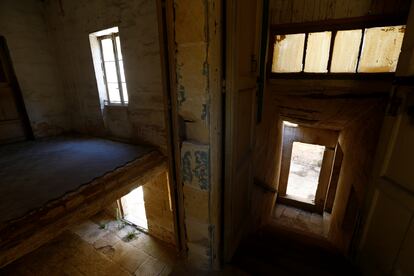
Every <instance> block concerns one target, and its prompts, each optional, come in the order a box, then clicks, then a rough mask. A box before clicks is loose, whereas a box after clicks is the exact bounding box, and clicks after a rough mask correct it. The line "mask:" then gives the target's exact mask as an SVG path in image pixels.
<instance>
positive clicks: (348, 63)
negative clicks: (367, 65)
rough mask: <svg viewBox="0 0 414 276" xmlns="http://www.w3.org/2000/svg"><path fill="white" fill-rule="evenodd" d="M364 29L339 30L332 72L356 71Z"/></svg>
mask: <svg viewBox="0 0 414 276" xmlns="http://www.w3.org/2000/svg"><path fill="white" fill-rule="evenodd" d="M361 37H362V30H350V31H338V32H337V33H336V36H335V44H334V48H333V53H332V63H331V72H333V73H355V72H356V68H357V63H358V54H359V46H360V45H361Z"/></svg>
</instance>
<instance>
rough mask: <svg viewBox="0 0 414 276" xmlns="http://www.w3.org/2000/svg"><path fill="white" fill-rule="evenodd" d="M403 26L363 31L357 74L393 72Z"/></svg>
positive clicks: (398, 52)
mask: <svg viewBox="0 0 414 276" xmlns="http://www.w3.org/2000/svg"><path fill="white" fill-rule="evenodd" d="M404 32H405V26H394V27H379V28H370V29H366V30H365V36H364V42H363V46H362V53H361V58H360V61H359V66H358V72H367V73H375V72H395V69H396V68H397V63H398V57H399V55H400V52H401V44H402V41H403V37H404Z"/></svg>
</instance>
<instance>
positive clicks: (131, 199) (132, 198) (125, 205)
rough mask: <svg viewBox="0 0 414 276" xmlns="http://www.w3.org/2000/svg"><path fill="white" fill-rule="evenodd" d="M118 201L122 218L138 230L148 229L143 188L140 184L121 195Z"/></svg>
mask: <svg viewBox="0 0 414 276" xmlns="http://www.w3.org/2000/svg"><path fill="white" fill-rule="evenodd" d="M119 203H120V207H121V208H120V209H121V210H122V218H123V219H124V220H126V221H127V222H129V223H131V224H133V225H135V226H136V227H138V228H139V229H140V230H143V231H148V220H147V213H146V211H145V201H144V189H143V188H142V186H139V187H138V188H136V189H134V190H132V191H131V192H130V193H129V194H127V195H125V196H123V197H122V198H121V200H120V201H119Z"/></svg>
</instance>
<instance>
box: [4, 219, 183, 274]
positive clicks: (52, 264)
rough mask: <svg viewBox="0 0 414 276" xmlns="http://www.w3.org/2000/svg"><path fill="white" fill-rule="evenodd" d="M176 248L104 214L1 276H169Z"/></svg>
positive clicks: (5, 269)
mask: <svg viewBox="0 0 414 276" xmlns="http://www.w3.org/2000/svg"><path fill="white" fill-rule="evenodd" d="M178 261H179V258H178V256H177V251H176V249H175V248H174V247H173V246H170V245H168V244H166V243H164V242H161V241H159V240H157V239H155V238H153V237H151V236H149V235H147V234H145V233H142V232H139V231H137V230H136V229H135V228H133V227H131V226H129V225H126V224H125V223H122V222H120V221H116V220H113V219H111V218H110V217H109V216H107V215H105V214H104V213H101V214H98V215H96V216H94V217H92V218H91V219H89V220H87V221H85V222H83V223H80V224H79V225H77V226H75V227H73V228H71V229H69V230H67V231H65V232H64V233H63V234H61V235H60V236H58V237H57V238H56V239H54V240H53V241H51V242H50V243H48V244H46V245H44V246H42V247H41V248H39V249H37V250H35V251H34V252H32V253H30V254H28V255H26V256H24V257H23V258H21V259H19V260H17V261H15V262H14V263H12V264H10V265H8V266H7V267H6V268H4V269H3V270H0V275H47V276H53V275H71V276H72V275H88V276H89V275H169V274H170V273H171V271H172V269H173V267H174V265H176V263H177V262H178Z"/></svg>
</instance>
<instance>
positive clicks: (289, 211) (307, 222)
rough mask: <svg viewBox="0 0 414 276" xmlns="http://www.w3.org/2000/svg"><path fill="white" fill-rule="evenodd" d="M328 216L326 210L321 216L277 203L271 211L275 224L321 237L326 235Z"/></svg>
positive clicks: (328, 222)
mask: <svg viewBox="0 0 414 276" xmlns="http://www.w3.org/2000/svg"><path fill="white" fill-rule="evenodd" d="M330 216H331V215H330V214H329V213H326V212H325V213H324V214H323V216H321V215H319V214H316V213H311V212H307V211H304V210H301V209H297V208H294V207H290V206H286V205H283V204H278V203H277V204H276V208H275V210H274V213H273V217H274V218H275V222H276V223H277V224H280V225H282V226H285V227H289V228H294V229H296V230H299V231H303V232H308V233H312V234H316V235H319V236H322V237H327V236H328V232H329V226H330Z"/></svg>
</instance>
